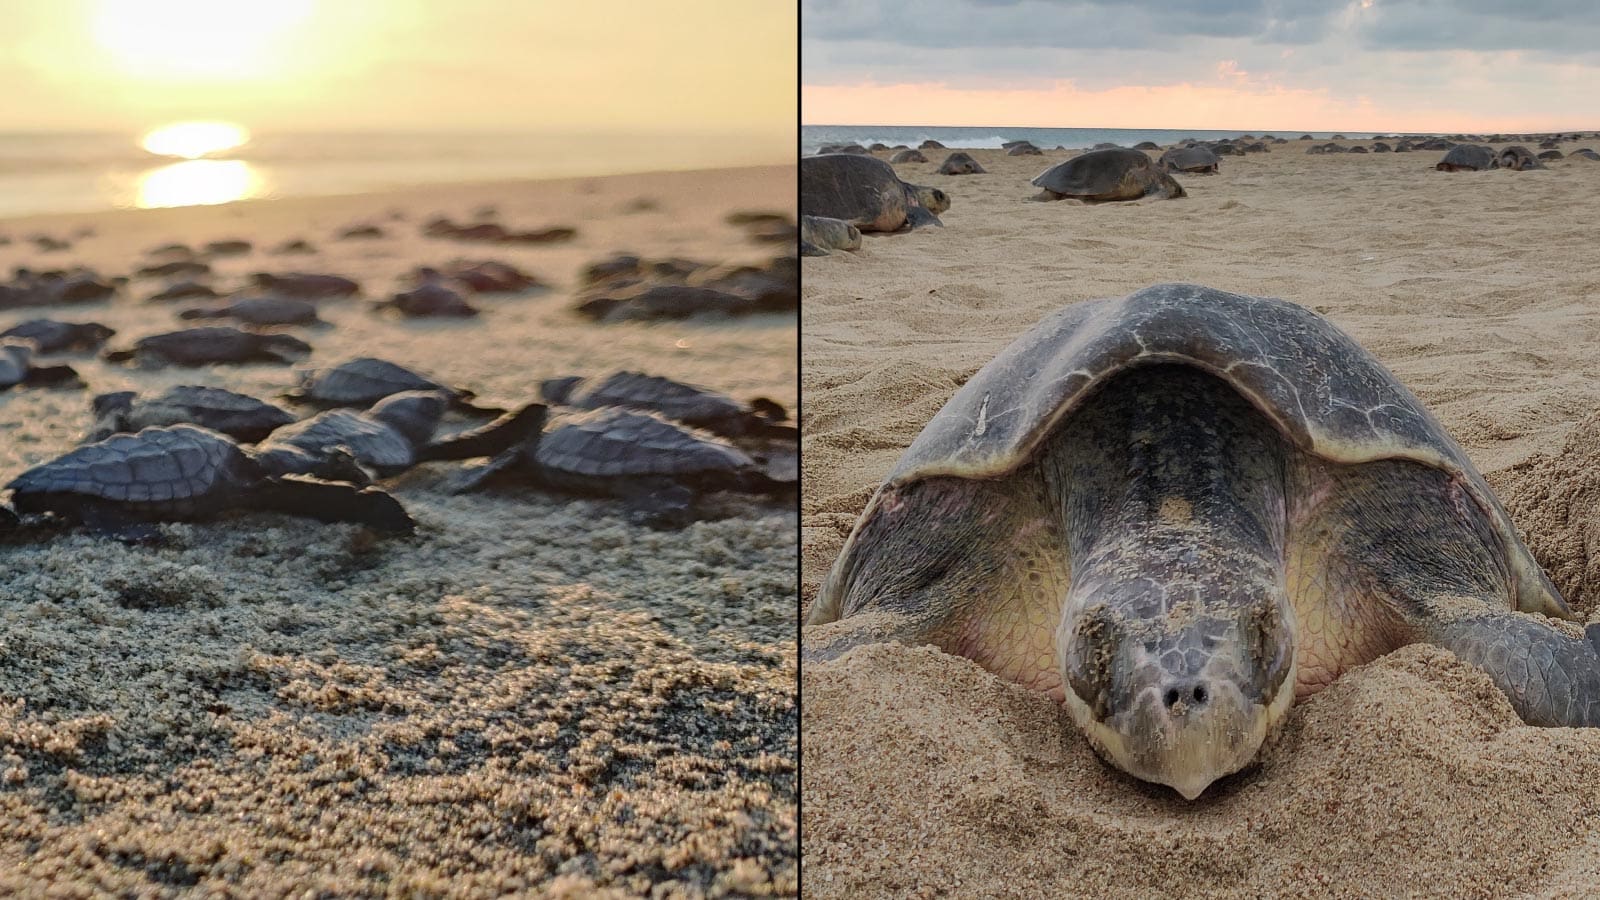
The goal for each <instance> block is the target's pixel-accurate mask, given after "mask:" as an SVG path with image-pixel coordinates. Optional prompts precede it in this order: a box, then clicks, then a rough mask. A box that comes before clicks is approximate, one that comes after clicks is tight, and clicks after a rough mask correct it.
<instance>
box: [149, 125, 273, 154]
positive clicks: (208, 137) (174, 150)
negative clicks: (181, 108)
mask: <svg viewBox="0 0 1600 900" xmlns="http://www.w3.org/2000/svg"><path fill="white" fill-rule="evenodd" d="M248 140H250V132H248V131H246V130H244V129H243V128H241V127H239V126H238V125H235V124H233V123H232V122H176V123H174V124H172V125H163V126H162V127H160V128H156V129H152V130H151V131H150V132H149V133H148V134H146V135H145V136H144V137H143V138H142V139H141V140H140V141H139V145H140V146H141V147H143V148H144V149H146V150H148V151H150V152H151V153H154V154H157V155H159V156H177V157H181V158H183V159H199V158H200V157H202V156H209V155H211V154H213V153H219V152H221V151H223V150H232V149H233V148H235V147H238V146H240V145H241V144H243V143H245V142H246V141H248Z"/></svg>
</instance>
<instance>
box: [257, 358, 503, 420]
mask: <svg viewBox="0 0 1600 900" xmlns="http://www.w3.org/2000/svg"><path fill="white" fill-rule="evenodd" d="M401 391H443V392H444V393H445V394H446V395H447V396H448V397H450V402H451V404H452V405H453V406H455V407H457V408H458V409H463V410H466V411H469V412H476V413H489V414H491V415H499V414H500V413H502V412H505V410H502V409H496V408H493V407H482V406H476V405H474V404H473V403H471V402H470V401H471V400H472V397H473V393H472V392H471V391H466V390H460V389H457V388H451V387H447V386H445V385H443V384H441V383H439V382H437V381H435V380H433V379H432V378H429V377H428V376H426V375H422V374H420V373H417V372H413V371H412V370H410V369H408V368H406V367H405V366H402V365H399V364H397V363H392V362H389V361H388V360H386V359H377V358H375V357H371V356H361V357H357V358H355V359H352V360H350V361H348V362H343V363H340V364H339V365H337V366H334V367H332V368H330V369H322V370H317V371H312V372H306V373H303V374H302V375H301V376H300V386H299V387H297V388H295V389H294V390H292V391H289V392H287V393H285V394H284V397H285V398H286V399H288V400H292V401H295V402H297V403H306V404H310V405H312V406H319V407H322V408H325V409H331V408H336V407H349V406H353V407H361V408H365V407H368V406H371V405H372V404H374V403H377V402H378V401H379V400H382V399H383V398H385V397H388V396H390V395H392V394H398V393H400V392H401Z"/></svg>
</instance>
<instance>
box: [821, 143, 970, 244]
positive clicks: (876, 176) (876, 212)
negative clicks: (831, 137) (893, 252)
mask: <svg viewBox="0 0 1600 900" xmlns="http://www.w3.org/2000/svg"><path fill="white" fill-rule="evenodd" d="M924 196H926V197H927V198H928V200H929V201H931V202H932V204H933V206H929V205H927V204H925V203H924V202H923V197H924ZM940 205H943V206H944V207H945V208H948V207H949V198H948V197H946V196H945V194H944V192H943V191H940V190H936V189H934V188H921V187H918V186H916V185H910V184H907V183H905V182H904V181H901V180H900V178H899V177H898V176H896V175H895V174H894V169H893V168H891V167H890V166H889V164H888V163H886V162H884V161H883V160H881V159H873V158H872V157H870V156H850V155H848V154H830V155H827V156H807V157H802V158H801V160H800V212H801V213H802V214H803V215H810V216H825V217H827V218H830V219H843V220H845V221H846V222H849V223H850V224H852V225H854V226H856V227H857V228H859V229H861V230H862V231H899V230H901V229H904V228H917V227H920V226H923V225H938V224H939V219H938V217H937V215H938V214H937V213H936V212H935V211H934V209H933V207H936V206H940Z"/></svg>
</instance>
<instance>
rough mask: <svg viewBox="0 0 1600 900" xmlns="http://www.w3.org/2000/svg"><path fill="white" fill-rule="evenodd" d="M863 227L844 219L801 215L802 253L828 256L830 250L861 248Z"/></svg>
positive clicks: (804, 254)
mask: <svg viewBox="0 0 1600 900" xmlns="http://www.w3.org/2000/svg"><path fill="white" fill-rule="evenodd" d="M860 249H861V229H859V228H857V227H855V226H854V225H851V224H850V223H849V222H846V221H845V220H843V219H830V218H828V217H826V216H801V217H800V255H801V256H827V255H828V252H829V251H830V250H860Z"/></svg>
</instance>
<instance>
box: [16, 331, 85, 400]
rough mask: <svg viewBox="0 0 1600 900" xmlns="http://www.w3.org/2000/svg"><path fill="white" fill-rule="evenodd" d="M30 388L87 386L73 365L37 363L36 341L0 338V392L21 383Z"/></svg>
mask: <svg viewBox="0 0 1600 900" xmlns="http://www.w3.org/2000/svg"><path fill="white" fill-rule="evenodd" d="M19 384H20V385H26V386H28V387H45V386H63V387H79V388H81V387H84V384H83V381H82V380H81V379H80V378H79V377H78V371H77V370H76V369H74V368H72V367H71V366H40V365H35V364H34V362H33V344H31V343H29V342H27V341H19V340H15V339H12V338H6V339H4V340H0V391H5V390H10V389H11V388H14V387H16V386H17V385H19Z"/></svg>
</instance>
